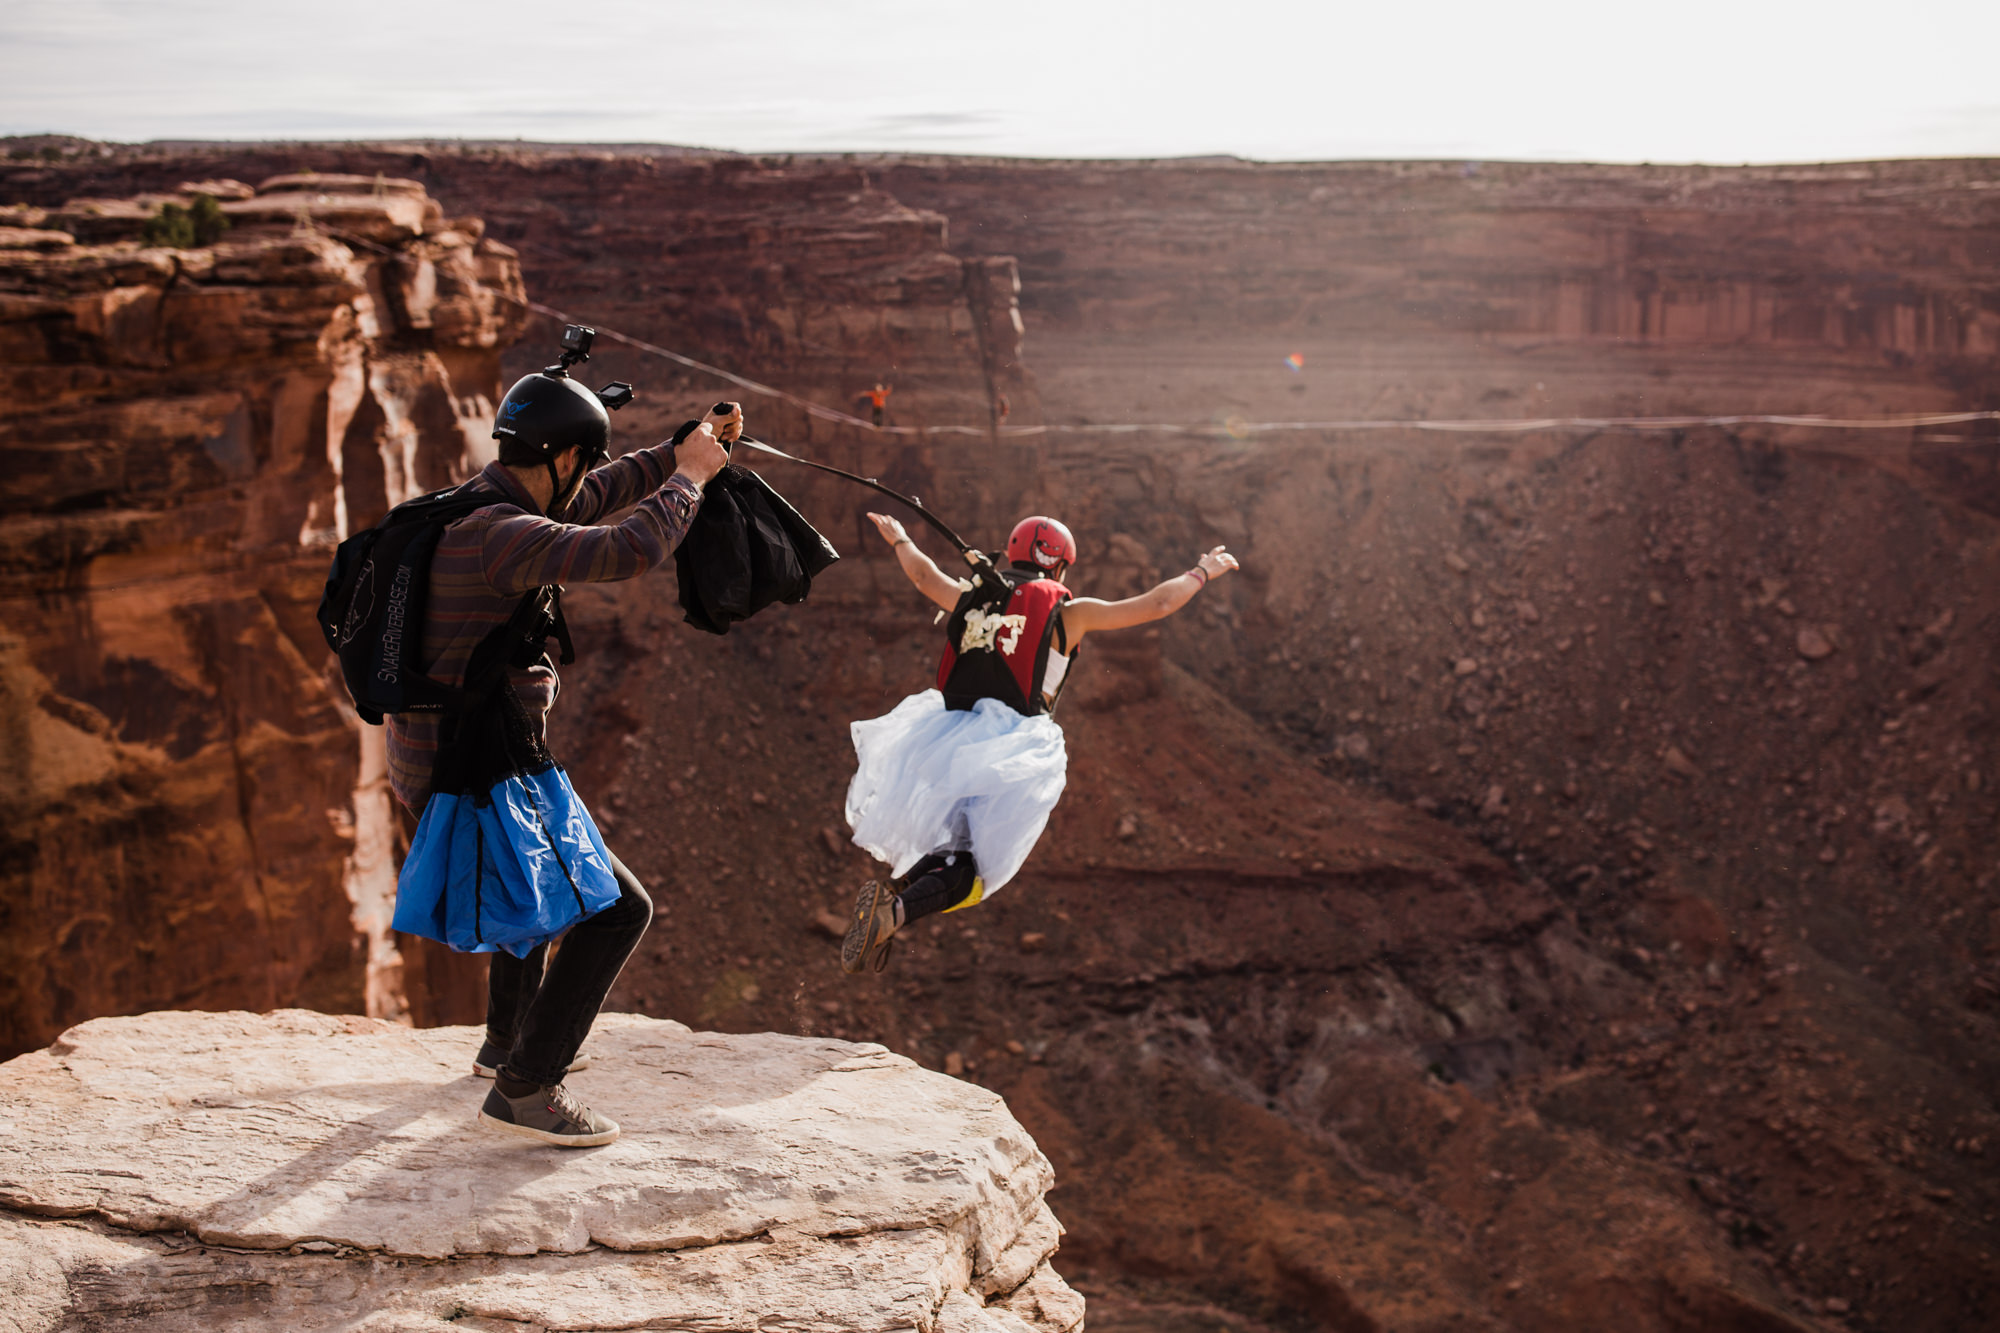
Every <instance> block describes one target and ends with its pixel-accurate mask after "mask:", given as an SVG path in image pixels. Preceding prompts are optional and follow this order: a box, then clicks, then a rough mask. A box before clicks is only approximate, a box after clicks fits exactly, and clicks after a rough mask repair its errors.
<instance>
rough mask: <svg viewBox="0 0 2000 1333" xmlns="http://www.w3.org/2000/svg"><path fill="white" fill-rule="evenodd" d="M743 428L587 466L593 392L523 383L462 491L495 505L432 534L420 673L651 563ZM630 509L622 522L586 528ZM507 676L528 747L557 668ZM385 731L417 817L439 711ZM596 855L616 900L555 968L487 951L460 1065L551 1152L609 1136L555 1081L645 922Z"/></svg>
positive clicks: (492, 1102) (596, 419)
mask: <svg viewBox="0 0 2000 1333" xmlns="http://www.w3.org/2000/svg"><path fill="white" fill-rule="evenodd" d="M628 392H629V391H628ZM742 429H743V413H742V409H741V408H740V407H739V406H738V405H736V404H734V403H727V404H721V405H719V406H718V407H717V409H716V411H715V412H713V413H711V414H710V415H709V417H708V419H707V420H706V421H704V422H702V423H701V424H700V425H699V426H697V427H696V428H695V429H694V430H693V431H692V432H691V433H690V434H688V435H687V437H686V438H685V439H683V440H682V441H681V442H680V443H679V445H674V444H671V443H668V444H659V445H655V446H653V447H652V448H650V449H639V450H635V451H634V452H632V453H629V454H626V455H625V456H624V457H622V458H620V459H618V460H616V461H615V462H609V463H604V465H603V466H601V467H599V466H596V465H597V464H599V463H603V460H604V459H605V457H606V456H607V454H608V452H609V443H610V437H611V419H610V415H609V413H608V412H607V411H606V410H605V408H604V406H603V405H602V403H600V402H599V401H598V399H597V396H596V395H593V394H592V393H591V392H590V391H589V390H587V389H583V388H582V386H580V385H577V384H575V382H574V381H570V380H568V379H566V378H563V377H561V376H560V375H557V376H553V377H552V376H551V374H550V372H546V371H545V372H543V373H541V374H536V375H528V376H526V377H524V378H523V379H521V380H520V381H519V382H518V383H517V384H515V386H514V387H513V389H511V390H510V391H509V392H508V394H507V397H506V398H505V399H504V400H502V402H501V404H500V410H499V415H498V418H497V420H496V424H495V429H494V435H495V437H496V438H498V439H499V440H500V442H501V443H500V457H499V461H497V462H495V463H491V464H489V465H488V466H487V467H486V469H485V470H484V471H483V472H481V473H480V474H479V475H478V476H477V477H474V478H473V479H472V480H471V481H469V482H467V483H466V486H465V487H462V488H461V490H467V489H470V490H473V491H475V492H477V491H490V492H491V493H492V503H490V504H488V505H486V506H484V507H482V508H480V509H477V510H475V511H473V512H472V513H471V514H468V515H466V516H465V517H464V518H461V519H459V520H458V521H456V522H454V523H452V524H451V525H450V526H449V527H447V528H445V530H444V533H443V535H442V537H441V538H440V539H439V540H438V544H437V549H436V552H435V553H434V554H433V555H432V557H431V563H430V581H429V584H430V595H429V602H428V605H427V606H426V607H425V611H424V619H423V629H422V638H421V652H420V661H419V664H418V665H419V668H420V669H421V670H422V671H423V672H424V673H425V674H427V675H429V676H430V677H432V678H434V679H436V680H438V681H440V682H443V683H444V684H447V685H450V686H454V687H456V686H463V685H464V684H465V681H466V675H467V668H468V666H469V665H470V663H471V661H472V657H473V651H474V649H475V648H477V647H478V646H479V645H480V643H481V642H482V641H483V640H485V639H486V637H487V635H488V634H489V633H490V632H491V631H493V630H495V629H497V628H498V627H500V626H502V625H505V624H506V623H507V622H508V619H509V617H510V616H511V615H512V614H513V613H514V611H515V608H516V606H517V605H518V604H519V603H520V602H521V599H522V597H523V596H524V595H525V594H527V593H529V592H531V591H533V590H535V589H538V588H546V587H550V586H551V585H561V584H565V583H574V582H578V581H582V582H589V583H602V582H610V581H614V580H618V579H629V578H632V577H634V576H636V575H639V574H643V573H644V572H646V571H647V570H648V569H651V568H653V567H654V566H655V565H658V564H661V563H662V562H664V561H665V560H666V558H667V557H668V555H670V554H671V553H672V552H673V550H674V548H675V547H676V546H678V545H679V544H680V542H681V539H682V538H683V537H684V536H686V535H687V531H688V525H689V524H690V522H691V521H692V520H693V518H694V515H695V511H696V509H697V508H698V507H699V506H700V504H701V497H702V487H703V486H705V485H706V484H707V483H708V481H709V480H710V479H711V478H712V477H714V476H715V474H716V473H717V472H719V471H721V470H722V467H723V465H724V464H725V463H726V462H728V455H727V454H726V453H725V452H724V450H723V448H722V444H721V441H722V440H733V439H735V438H736V437H737V436H738V435H739V434H741V432H742ZM628 506H633V508H632V512H631V513H630V514H629V515H627V516H626V517H625V518H624V519H622V520H620V521H619V522H617V523H608V524H599V523H598V522H597V520H598V519H599V518H601V517H603V516H604V515H607V514H613V513H617V512H618V511H620V510H622V509H625V508H627V507H628ZM509 680H510V682H511V685H512V687H513V688H512V693H513V695H514V696H515V697H518V699H519V700H520V702H521V704H522V706H523V711H524V712H525V714H526V719H527V723H528V725H529V726H530V727H531V728H532V729H533V732H534V734H535V735H536V736H537V737H538V738H539V737H540V735H541V734H542V732H543V730H544V727H545V723H546V716H547V712H548V709H549V707H550V706H551V705H552V704H553V703H554V702H555V698H556V693H557V690H558V688H559V682H558V680H557V678H556V671H555V665H554V664H553V663H552V662H551V661H550V660H549V658H548V656H547V655H546V654H543V655H542V657H541V658H540V660H538V661H536V662H534V663H533V664H532V665H531V666H528V667H526V668H524V669H517V670H512V671H511V672H510V673H509ZM388 725H389V779H390V783H391V785H393V786H394V788H395V791H396V796H397V797H398V799H400V800H401V801H402V802H403V804H404V805H406V806H407V807H409V809H410V810H411V811H413V812H416V813H418V814H421V813H422V811H423V809H424V806H425V804H426V803H427V802H428V801H429V800H430V798H431V795H432V791H433V787H434V784H435V782H436V780H437V778H436V775H437V771H438V762H439V739H440V718H439V715H438V714H435V713H403V714H396V715H393V716H391V717H390V718H389V719H388ZM609 859H610V866H611V870H612V873H613V874H614V875H615V876H616V878H617V882H618V887H619V890H620V893H619V897H618V898H617V900H616V901H614V902H613V903H611V905H610V906H608V907H604V908H602V909H601V910H599V911H597V912H595V913H593V914H591V915H589V916H586V917H584V918H583V919H582V920H580V921H578V922H576V924H575V925H573V926H571V927H570V928H569V931H568V933H567V934H565V935H564V936H563V938H562V942H561V947H559V948H558V949H556V950H555V958H554V961H553V962H551V961H550V959H549V952H550V950H549V946H548V945H547V944H546V943H544V944H542V945H540V946H539V947H537V948H535V949H534V950H533V951H531V952H530V953H529V954H528V956H527V957H525V958H515V957H514V956H513V955H511V954H509V953H506V952H498V953H494V954H492V955H491V959H492V961H491V966H490V970H489V972H488V982H487V1009H486V1041H485V1044H484V1045H482V1046H481V1047H480V1050H479V1054H478V1056H477V1058H476V1059H475V1061H474V1065H473V1070H474V1072H475V1073H477V1074H480V1075H483V1076H490V1077H492V1078H493V1080H494V1087H493V1090H492V1091H491V1092H490V1093H488V1094H487V1097H486V1102H485V1105H484V1106H483V1107H482V1108H481V1110H480V1113H479V1118H480V1120H481V1122H482V1123H484V1124H486V1125H489V1126H491V1127H493V1128H496V1129H499V1130H502V1131H505V1132H507V1133H512V1134H519V1135H522V1136H524V1137H527V1138H532V1139H537V1140H540V1141H542V1142H544V1143H553V1144H558V1145H561V1146H564V1147H579V1148H581V1147H595V1146H597V1145H599V1144H604V1143H609V1142H611V1141H612V1140H613V1139H615V1138H617V1137H618V1126H617V1124H616V1123H615V1122H614V1121H612V1120H610V1119H609V1118H607V1117H605V1116H602V1115H599V1114H597V1113H596V1112H594V1111H592V1110H590V1109H589V1108H588V1107H586V1106H584V1105H583V1104H582V1103H581V1102H579V1101H578V1100H577V1099H576V1097H575V1096H574V1095H573V1094H572V1093H571V1092H570V1091H569V1089H568V1088H566V1087H565V1086H564V1085H563V1078H564V1076H565V1075H566V1074H567V1073H568V1072H569V1071H570V1070H572V1069H577V1068H580V1067H581V1066H582V1062H579V1061H578V1060H577V1051H578V1049H579V1048H580V1047H581V1046H582V1045H583V1039H584V1038H585V1036H587V1035H588V1034H589V1032H590V1027H591V1024H592V1023H593V1022H595V1021H596V1019H597V1011H598V1009H599V1008H600V1007H601V1006H602V1005H603V1003H604V997H605V996H606V995H607V994H609V993H610V990H611V985H612V983H613V982H614V981H616V980H617V979H618V974H619V972H620V971H621V970H622V969H623V968H624V966H625V960H626V959H627V958H628V957H630V956H631V953H632V950H633V949H634V948H635V947H636V946H637V945H638V943H639V937H640V936H641V935H643V934H644V933H645V930H646V926H647V924H648V923H649V922H650V921H651V920H652V916H653V903H652V899H651V898H649V897H648V896H647V894H646V890H645V889H644V887H642V886H641V885H640V883H639V881H638V880H637V879H636V878H635V877H634V876H633V874H632V872H631V871H630V870H629V869H627V868H626V866H625V864H624V862H622V861H620V860H619V859H618V858H617V857H616V856H611V857H610V858H609Z"/></svg>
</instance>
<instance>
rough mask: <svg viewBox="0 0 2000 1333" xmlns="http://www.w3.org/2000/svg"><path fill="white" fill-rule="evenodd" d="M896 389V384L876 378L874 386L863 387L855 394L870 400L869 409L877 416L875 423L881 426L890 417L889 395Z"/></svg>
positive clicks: (857, 396)
mask: <svg viewBox="0 0 2000 1333" xmlns="http://www.w3.org/2000/svg"><path fill="white" fill-rule="evenodd" d="M895 391H896V390H895V386H894V385H890V384H884V383H882V381H881V380H876V381H875V387H874V388H872V389H863V390H862V391H861V392H860V393H858V394H856V395H854V396H855V397H856V398H866V399H867V400H868V408H869V411H870V412H871V413H872V415H873V416H874V418H875V424H876V425H878V426H880V425H882V424H883V423H884V422H885V421H887V420H888V419H889V395H890V394H892V393H894V392H895Z"/></svg>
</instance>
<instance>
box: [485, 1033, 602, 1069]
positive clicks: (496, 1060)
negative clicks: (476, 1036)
mask: <svg viewBox="0 0 2000 1333" xmlns="http://www.w3.org/2000/svg"><path fill="white" fill-rule="evenodd" d="M506 1063H507V1052H505V1051H503V1050H501V1049H500V1048H499V1047H498V1046H495V1045H494V1044H493V1043H492V1042H490V1041H482V1042H480V1043H479V1054H477V1055H475V1056H473V1057H472V1076H473V1077H474V1078H492V1077H493V1075H494V1073H495V1072H496V1071H497V1070H498V1069H499V1068H500V1066H501V1065H504V1064H506ZM588 1068H590V1057H589V1056H587V1055H579V1056H577V1057H576V1059H574V1060H572V1061H570V1062H569V1065H568V1067H567V1068H566V1069H565V1071H564V1072H565V1073H570V1074H574V1073H577V1072H579V1071H581V1070H585V1069H588Z"/></svg>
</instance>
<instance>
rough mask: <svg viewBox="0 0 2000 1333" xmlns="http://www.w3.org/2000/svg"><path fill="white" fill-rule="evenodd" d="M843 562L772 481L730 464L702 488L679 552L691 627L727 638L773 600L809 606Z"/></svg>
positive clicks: (676, 564)
mask: <svg viewBox="0 0 2000 1333" xmlns="http://www.w3.org/2000/svg"><path fill="white" fill-rule="evenodd" d="M838 559H840V553H839V552H837V551H835V550H834V549H833V544H832V543H831V542H829V541H827V539H826V538H825V537H822V536H821V535H820V534H819V532H818V531H817V530H816V529H815V528H814V527H813V525H812V524H810V523H808V522H806V520H805V518H804V516H803V515H801V514H800V513H799V511H798V510H796V509H794V508H792V507H791V505H789V504H787V503H786V502H785V497H783V496H782V495H779V494H778V493H777V492H776V491H775V490H772V489H771V485H770V483H769V482H767V481H765V480H764V479H763V478H762V477H760V476H758V475H757V474H756V473H755V472H752V471H750V470H749V469H747V468H742V467H738V466H737V465H736V464H734V463H731V464H729V465H728V466H727V467H725V468H723V469H722V471H720V472H718V473H717V474H716V475H715V477H714V478H713V479H712V480H711V481H710V482H709V483H708V485H707V486H706V487H704V488H703V491H702V501H701V508H700V509H698V510H696V511H695V516H694V522H693V523H692V524H690V525H689V527H688V532H687V536H686V537H684V538H683V539H682V540H681V544H680V546H679V547H678V548H676V549H675V551H674V567H675V573H676V575H677V576H678V579H679V583H680V594H681V610H682V611H683V612H685V613H686V619H687V622H688V624H690V625H693V626H694V627H695V628H696V629H705V630H707V631H708V632H709V633H711V634H727V633H728V632H729V627H730V626H731V625H733V624H735V623H736V622H737V621H739V620H748V619H749V618H750V617H751V616H754V615H756V614H757V613H758V612H759V611H762V610H763V609H764V608H765V607H767V606H769V605H771V603H773V602H784V603H785V604H787V605H791V604H793V603H796V602H802V601H804V600H805V598H806V594H807V593H808V592H810V591H812V581H813V579H814V578H815V577H816V576H817V575H818V574H819V573H820V572H821V571H822V570H824V569H826V567H827V566H829V565H831V564H832V563H833V562H834V561H836V560H838Z"/></svg>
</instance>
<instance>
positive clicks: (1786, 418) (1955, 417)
mask: <svg viewBox="0 0 2000 1333" xmlns="http://www.w3.org/2000/svg"><path fill="white" fill-rule="evenodd" d="M507 299H510V300H513V299H517V298H512V297H510V298H507ZM521 304H522V305H524V306H526V307H527V308H528V309H529V310H532V311H534V312H535V313H536V314H538V315H542V316H545V317H546V318H549V319H553V320H555V321H556V322H558V323H561V324H590V321H588V320H583V319H579V318H577V317H576V316H574V315H571V314H568V313H566V312H564V311H561V310H557V309H556V308H555V307H553V306H547V305H543V304H542V303H541V302H539V301H522V302H521ZM590 327H591V328H593V329H595V330H597V336H598V337H600V338H609V339H610V340H611V341H613V342H617V343H623V344H624V345H626V346H627V347H631V348H633V349H635V350H637V351H640V352H644V353H645V354H647V355H648V356H656V357H660V358H662V359H664V360H667V361H672V362H673V363H675V364H676V365H679V366H684V367H686V368H687V369H689V370H696V371H700V372H702V373H703V374H707V375H713V376H715V377H716V378H718V379H721V380H724V381H726V382H728V383H730V384H734V385H736V386H737V387H738V388H741V389H746V390H748V391H749V392H751V393H754V394H758V395H760V396H762V397H765V398H774V399H776V400H778V401H779V402H783V403H790V404H791V405H792V406H794V407H797V408H799V409H801V410H802V411H804V412H805V413H806V414H807V415H809V416H812V417H814V418H816V419H817V420H820V421H828V422H835V423H838V424H840V425H843V426H852V427H854V428H856V429H858V430H865V431H869V432H871V433H872V434H876V435H890V436H902V437H915V438H929V437H931V436H936V435H971V436H976V437H978V438H980V439H990V438H992V437H993V436H994V434H995V431H994V429H993V428H991V427H987V426H877V425H875V424H874V423H873V422H871V421H866V420H864V419H862V418H861V417H857V416H853V415H851V414H849V413H846V412H842V411H840V410H839V409H837V408H832V407H828V406H826V405H825V404H824V403H816V402H814V401H812V400H811V399H809V398H801V397H799V396H798V395H797V394H794V393H787V392H785V391H784V390H783V389H778V388H773V387H772V386H771V385H768V384H762V383H759V382H758V381H756V380H753V379H749V378H747V377H745V376H742V375H738V374H736V373H735V372H733V371H728V370H724V369H723V368H722V367H720V366H712V365H710V364H708V363H707V362H706V361H698V360H696V359H695V358H694V357H691V356H686V355H683V354H682V353H680V352H676V351H673V350H672V349H670V348H666V347H661V346H660V345H659V344H658V343H651V342H647V341H646V340H645V339H643V338H634V337H632V336H631V335H629V334H624V333H620V332H618V331H617V330H616V329H607V328H605V327H604V326H603V325H602V324H590ZM1976 421H2000V410H1992V409H1988V410H1981V411H1971V412H1922V413H1905V414H1901V415H1894V416H1880V417H1828V416H1815V415H1810V414H1781V413H1765V412H1745V413H1733V414H1728V415H1722V416H1662V417H1496V418H1492V419H1486V420H1482V419H1465V420H1431V419H1423V418H1417V419H1410V420H1399V419H1393V418H1353V419H1348V420H1337V421H1232V422H1230V423H1228V424H1226V425H1225V424H1222V423H1217V422H1202V423H1200V424H1195V425H1185V424H1177V423H1174V422H1114V423H1108V424H1107V423H1089V424H1079V425H1045V426H1001V427H999V429H998V432H997V433H998V435H999V437H1000V438H1001V439H1027V438H1030V437H1034V436H1046V435H1198V436H1205V437H1214V436H1218V435H1222V436H1230V437H1234V438H1243V437H1247V436H1250V435H1270V434H1278V433H1282V432H1307V431H1315V432H1317V431H1350V432H1352V431H1391V430H1422V431H1441V432H1446V433H1453V434H1509V435H1525V434H1530V433H1533V432H1536V431H1635V432H1655V431H1676V430H1691V429H1694V428H1697V427H1702V426H1802V427H1807V428H1815V429H1821V430H1914V429H1920V428H1924V427H1929V426H1956V425H1964V424H1966V423H1969V422H1976ZM1961 442H1965V443H1980V444H1987V443H2000V441H1986V440H1978V441H1961Z"/></svg>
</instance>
